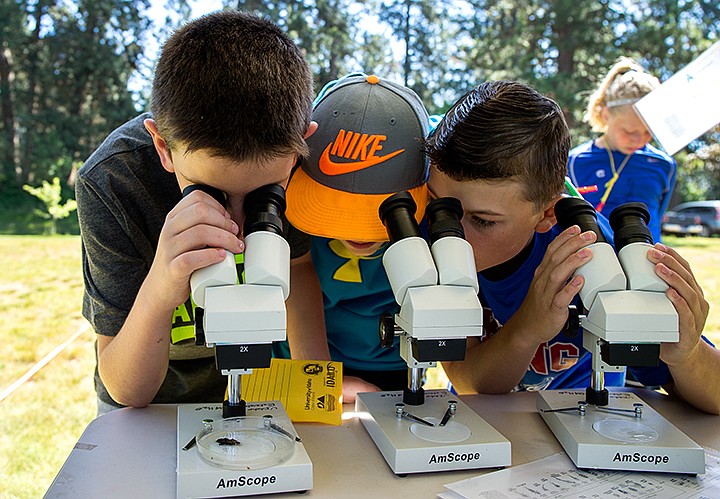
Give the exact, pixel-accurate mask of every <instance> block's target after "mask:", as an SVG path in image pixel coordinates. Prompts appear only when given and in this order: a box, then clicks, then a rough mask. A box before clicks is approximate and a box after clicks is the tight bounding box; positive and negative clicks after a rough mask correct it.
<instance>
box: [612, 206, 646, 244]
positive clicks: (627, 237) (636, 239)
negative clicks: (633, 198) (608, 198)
mask: <svg viewBox="0 0 720 499" xmlns="http://www.w3.org/2000/svg"><path fill="white" fill-rule="evenodd" d="M649 221H650V213H649V212H648V209H647V206H645V204H644V203H637V202H635V203H625V204H621V205H620V206H618V207H617V208H615V209H614V210H613V211H612V212H611V213H610V227H612V229H613V232H614V242H615V250H616V251H620V250H621V249H623V248H624V247H625V246H627V245H628V244H632V243H648V244H650V245H652V244H653V239H652V234H650V229H648V226H647V224H648V222H649Z"/></svg>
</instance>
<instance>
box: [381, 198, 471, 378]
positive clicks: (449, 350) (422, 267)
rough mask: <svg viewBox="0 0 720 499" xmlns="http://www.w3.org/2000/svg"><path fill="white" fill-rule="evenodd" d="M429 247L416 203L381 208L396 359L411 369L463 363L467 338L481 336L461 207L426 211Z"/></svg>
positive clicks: (443, 202) (435, 206)
mask: <svg viewBox="0 0 720 499" xmlns="http://www.w3.org/2000/svg"><path fill="white" fill-rule="evenodd" d="M426 213H427V217H428V224H429V232H430V240H431V245H432V246H431V247H430V246H428V243H427V242H426V241H425V240H424V239H423V238H422V237H421V235H420V228H419V226H418V224H417V222H416V220H415V217H414V214H415V202H414V201H413V199H412V198H411V197H410V196H409V194H407V193H406V192H400V193H397V194H395V195H393V196H391V197H389V198H388V199H386V200H385V201H384V202H383V203H382V205H381V206H380V210H379V214H380V218H381V220H382V221H383V224H384V225H385V227H386V229H387V232H388V236H389V238H390V243H391V244H390V247H389V248H388V249H387V250H386V251H385V253H384V255H383V266H384V267H385V271H386V272H387V275H388V280H389V281H390V286H391V288H392V290H393V293H394V295H395V300H396V301H397V303H398V304H399V305H400V311H399V313H398V314H396V316H395V324H396V325H397V326H399V327H400V329H401V330H402V331H403V336H404V337H405V339H406V341H401V347H400V355H401V356H402V357H403V358H404V359H405V360H406V361H407V362H408V366H409V367H417V366H418V365H419V364H420V363H423V362H426V363H428V362H429V363H434V362H435V361H441V360H462V359H464V357H465V345H466V339H467V337H468V336H482V315H483V310H482V306H481V305H480V301H479V300H478V297H477V292H478V289H479V286H478V283H477V272H476V270H475V260H474V258H473V253H472V247H471V246H470V244H469V243H468V242H467V241H466V240H465V239H464V233H463V230H462V225H461V224H460V219H461V218H462V213H463V212H462V206H461V205H460V202H459V201H458V200H456V199H452V198H441V199H437V200H434V201H432V202H431V203H429V204H428V206H427V211H426Z"/></svg>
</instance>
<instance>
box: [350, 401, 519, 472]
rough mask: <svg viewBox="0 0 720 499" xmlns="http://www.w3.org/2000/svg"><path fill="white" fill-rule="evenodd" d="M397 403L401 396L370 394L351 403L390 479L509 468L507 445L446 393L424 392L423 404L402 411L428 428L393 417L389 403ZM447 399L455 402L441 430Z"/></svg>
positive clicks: (477, 417)
mask: <svg viewBox="0 0 720 499" xmlns="http://www.w3.org/2000/svg"><path fill="white" fill-rule="evenodd" d="M402 399H403V396H402V392H401V391H396V392H370V393H360V394H358V396H357V399H356V401H355V411H356V412H357V413H358V417H360V419H361V421H362V422H363V425H365V429H366V430H367V431H368V433H369V434H370V436H371V437H372V439H373V440H374V441H375V445H377V447H378V449H379V450H380V452H381V453H382V455H383V457H384V458H385V461H387V463H388V465H390V468H392V470H393V472H394V473H395V474H398V475H403V474H406V473H425V472H431V471H450V470H466V469H477V468H501V467H505V466H510V464H511V455H510V442H509V441H508V440H507V439H506V438H505V437H503V436H502V435H501V434H500V432H498V431H497V430H496V429H495V428H493V427H492V426H490V425H489V424H488V423H487V422H486V421H485V420H484V419H482V418H481V417H480V416H478V415H477V413H475V411H473V410H472V409H470V407H468V406H467V405H465V404H464V403H463V402H462V401H460V399H459V398H458V397H457V396H455V395H453V394H451V393H450V392H449V391H447V390H428V391H426V392H425V403H424V404H422V405H418V406H411V405H406V406H405V410H406V411H408V412H410V413H412V414H413V415H415V416H417V417H419V418H422V419H424V420H426V421H429V422H431V423H434V425H435V426H434V427H429V426H426V425H423V424H420V423H416V422H413V421H410V420H408V419H405V418H398V417H397V416H396V413H395V404H397V403H400V402H402V401H403V400H402ZM450 400H455V401H457V407H456V411H455V414H454V415H453V416H452V417H451V418H450V419H449V421H448V422H447V424H446V425H445V426H442V427H441V426H439V423H440V422H441V420H442V418H443V415H444V414H445V412H446V410H447V408H448V401H450Z"/></svg>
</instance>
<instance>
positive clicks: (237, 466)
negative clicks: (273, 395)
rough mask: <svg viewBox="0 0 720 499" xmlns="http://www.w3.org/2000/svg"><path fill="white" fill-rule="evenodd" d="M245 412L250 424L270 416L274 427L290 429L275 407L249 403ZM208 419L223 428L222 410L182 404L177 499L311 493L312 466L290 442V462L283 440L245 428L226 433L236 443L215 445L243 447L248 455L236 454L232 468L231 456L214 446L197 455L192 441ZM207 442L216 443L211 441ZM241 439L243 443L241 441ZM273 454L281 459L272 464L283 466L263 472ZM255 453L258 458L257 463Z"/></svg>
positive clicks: (282, 411) (275, 404) (281, 410)
mask: <svg viewBox="0 0 720 499" xmlns="http://www.w3.org/2000/svg"><path fill="white" fill-rule="evenodd" d="M246 412H247V417H248V418H259V419H261V418H263V416H266V415H271V416H272V417H273V418H272V421H273V422H275V423H276V424H277V425H279V426H281V427H283V428H291V427H292V423H291V422H290V418H289V417H288V415H287V413H286V412H285V409H284V408H283V406H282V404H281V403H280V402H279V401H270V402H248V403H247V411H246ZM207 419H211V420H213V421H214V422H218V423H222V422H223V418H222V405H221V404H197V405H194V404H184V405H180V406H179V407H178V431H177V497H237V496H246V495H257V494H271V493H277V492H293V491H297V492H304V491H306V490H310V489H312V485H313V477H312V462H311V461H310V458H309V456H308V454H307V452H306V451H305V447H304V446H303V444H302V442H299V441H294V442H293V443H294V450H292V452H291V454H290V457H287V458H285V455H286V454H285V453H286V452H287V448H286V447H283V445H280V443H281V441H280V440H279V439H278V438H277V437H278V436H280V437H282V435H281V434H278V433H276V432H272V433H274V435H272V436H271V438H264V437H263V435H262V433H261V432H259V431H257V429H256V428H249V431H245V430H244V429H238V430H227V435H228V436H235V438H234V439H230V438H227V439H217V441H218V442H220V445H224V444H226V442H221V440H228V441H230V443H233V444H234V445H237V446H238V447H237V448H238V449H240V448H241V447H242V448H243V451H246V452H243V454H242V455H240V453H238V459H237V460H236V462H233V458H232V453H226V454H221V453H220V452H219V451H222V447H218V446H216V445H215V444H212V446H214V447H215V449H213V448H212V447H211V446H210V445H208V447H205V448H203V449H201V448H200V445H199V442H195V441H194V440H193V439H194V438H195V436H196V435H197V434H198V431H200V430H201V429H203V428H204V424H203V420H207ZM231 419H232V418H231ZM225 421H230V420H229V419H228V420H225ZM243 431H245V433H243ZM233 432H235V433H233ZM290 433H292V432H290ZM211 436H212V438H214V435H211ZM243 436H247V438H246V439H243V438H242V437H243ZM292 437H294V435H292ZM191 441H193V443H194V445H193V446H192V447H190V448H189V449H188V450H183V447H189V445H188V444H189V443H190V442H191ZM273 449H275V450H277V452H278V453H279V454H278V455H277V460H275V462H277V461H280V460H282V462H280V463H279V464H276V465H273V466H264V463H267V462H269V461H272V460H273ZM226 450H230V449H226ZM233 450H234V449H233ZM201 451H203V452H205V454H206V456H213V452H215V454H214V456H217V457H219V458H220V462H221V463H222V462H223V461H224V462H226V463H228V464H229V465H228V466H219V465H215V464H211V463H209V462H208V461H207V460H206V459H204V458H203V457H202V456H201ZM253 453H256V455H257V458H256V459H254V457H253ZM280 453H282V454H280ZM211 458H212V457H211ZM253 463H257V464H256V465H255V464H253Z"/></svg>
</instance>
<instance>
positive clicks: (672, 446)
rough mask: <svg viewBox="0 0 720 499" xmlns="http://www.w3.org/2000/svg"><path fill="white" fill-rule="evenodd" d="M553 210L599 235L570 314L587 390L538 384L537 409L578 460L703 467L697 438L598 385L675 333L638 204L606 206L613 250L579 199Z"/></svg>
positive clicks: (654, 467) (642, 361)
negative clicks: (587, 366) (577, 305)
mask: <svg viewBox="0 0 720 499" xmlns="http://www.w3.org/2000/svg"><path fill="white" fill-rule="evenodd" d="M555 214H556V216H557V220H558V224H559V225H560V227H562V228H563V229H566V228H568V227H570V226H572V225H574V224H577V225H579V226H580V228H581V230H582V231H587V230H592V231H593V232H595V233H596V234H597V236H598V237H597V241H596V242H595V243H593V244H592V245H590V246H588V247H589V248H590V249H591V250H592V255H593V256H592V260H590V261H589V262H587V263H586V264H584V265H583V266H582V267H580V268H579V269H578V270H577V271H576V274H579V275H582V276H583V277H584V278H585V284H584V285H583V287H582V289H581V291H580V299H581V301H582V304H583V307H584V309H585V313H584V314H580V315H579V316H576V317H575V319H576V320H577V319H578V318H579V326H580V327H582V329H583V347H584V348H585V349H586V350H587V351H588V352H590V354H591V355H592V378H591V386H590V387H588V388H587V389H586V391H580V390H543V391H540V392H538V398H537V408H538V410H539V411H540V415H541V416H542V417H543V419H544V420H545V423H546V424H547V425H548V426H549V427H550V429H551V430H552V431H553V433H554V434H555V436H556V438H557V439H558V440H559V442H560V443H561V444H562V446H563V448H564V449H565V452H566V453H567V454H568V456H570V458H571V459H572V461H573V462H574V463H575V465H576V466H577V467H578V468H595V469H614V470H633V471H658V472H670V473H690V474H696V473H704V472H705V453H704V451H703V449H702V448H701V447H700V446H699V445H697V444H696V443H695V442H693V441H692V440H691V439H690V438H688V437H687V436H686V435H685V434H684V433H682V432H681V431H680V430H678V429H677V428H676V427H675V426H673V425H672V424H670V422H668V421H667V420H666V419H665V418H663V417H662V416H661V415H660V414H659V413H657V412H656V411H655V410H653V409H652V408H651V407H649V406H648V405H646V404H644V403H643V401H642V400H641V399H640V398H639V397H637V396H636V395H634V394H633V393H628V392H623V391H617V392H609V391H608V390H607V389H606V388H605V386H604V374H605V372H620V371H623V370H624V369H625V367H626V366H631V367H643V366H657V365H658V361H659V357H660V343H664V342H677V341H678V340H679V329H678V316H677V312H676V311H675V308H674V307H673V305H672V303H671V302H670V300H669V299H668V298H667V296H666V295H665V291H666V290H667V289H668V286H667V284H666V283H665V282H664V281H663V280H662V279H660V278H659V277H657V275H656V274H655V269H654V265H653V264H652V263H651V262H650V261H649V260H648V259H647V252H648V250H649V249H650V248H651V247H652V242H653V241H652V236H651V235H650V231H649V230H648V228H647V222H648V221H649V219H650V217H649V214H648V211H647V208H646V207H645V205H644V204H642V203H626V204H624V205H621V206H618V207H617V208H616V209H615V210H613V211H612V213H611V214H610V225H611V227H612V229H613V231H614V243H615V250H617V255H616V253H615V250H614V249H613V247H612V246H611V245H610V244H608V243H607V241H606V240H605V237H604V236H603V233H602V231H601V230H600V228H599V226H598V222H597V214H596V212H595V209H594V208H593V206H592V205H591V204H590V203H588V202H587V201H585V200H583V199H581V198H564V199H562V200H560V201H559V202H558V203H557V205H556V206H555ZM571 315H572V314H571ZM570 329H575V332H577V329H576V328H570Z"/></svg>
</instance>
